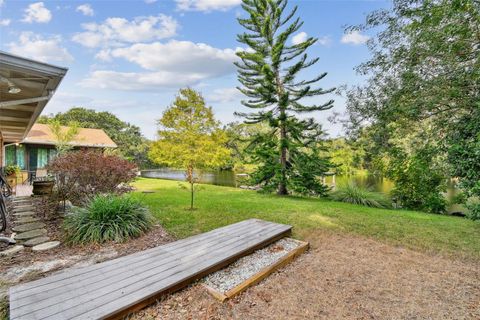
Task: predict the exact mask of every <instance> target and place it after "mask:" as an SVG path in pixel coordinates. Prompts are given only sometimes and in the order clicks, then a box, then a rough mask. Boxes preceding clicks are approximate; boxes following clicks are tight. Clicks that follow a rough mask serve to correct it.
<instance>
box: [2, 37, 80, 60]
mask: <svg viewBox="0 0 480 320" xmlns="http://www.w3.org/2000/svg"><path fill="white" fill-rule="evenodd" d="M61 42H62V38H61V37H60V36H58V35H56V36H51V37H42V36H40V35H37V34H34V33H32V32H22V33H21V34H20V38H19V42H17V43H16V42H10V43H9V44H7V46H8V48H9V49H10V51H11V52H12V53H14V54H18V55H21V56H27V57H31V58H34V59H35V60H40V61H44V62H52V61H57V62H70V61H73V57H72V55H71V54H70V53H69V52H68V50H67V49H66V48H64V47H62V46H61Z"/></svg>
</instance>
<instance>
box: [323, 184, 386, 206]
mask: <svg viewBox="0 0 480 320" xmlns="http://www.w3.org/2000/svg"><path fill="white" fill-rule="evenodd" d="M330 198H332V199H333V200H335V201H341V202H346V203H352V204H359V205H362V206H367V207H374V208H390V207H391V200H390V199H389V198H388V197H387V196H385V195H384V194H382V193H378V192H373V191H369V190H366V189H364V188H361V187H359V186H357V185H356V184H355V183H348V184H346V185H345V186H339V187H338V188H337V190H335V191H333V192H331V193H330Z"/></svg>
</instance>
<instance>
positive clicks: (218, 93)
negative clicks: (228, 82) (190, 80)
mask: <svg viewBox="0 0 480 320" xmlns="http://www.w3.org/2000/svg"><path fill="white" fill-rule="evenodd" d="M241 97H242V93H241V92H240V91H238V89H237V88H223V89H215V90H213V92H212V93H210V94H207V96H206V99H207V101H209V102H212V103H214V102H220V103H225V102H231V101H235V100H238V99H240V98H241Z"/></svg>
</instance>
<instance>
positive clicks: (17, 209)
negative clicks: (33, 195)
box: [13, 205, 35, 212]
mask: <svg viewBox="0 0 480 320" xmlns="http://www.w3.org/2000/svg"><path fill="white" fill-rule="evenodd" d="M32 210H35V207H34V206H31V205H30V206H16V207H14V208H13V212H24V211H32Z"/></svg>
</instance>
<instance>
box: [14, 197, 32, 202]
mask: <svg viewBox="0 0 480 320" xmlns="http://www.w3.org/2000/svg"><path fill="white" fill-rule="evenodd" d="M15 200H32V197H31V196H18V197H17V196H14V197H13V201H15Z"/></svg>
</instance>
